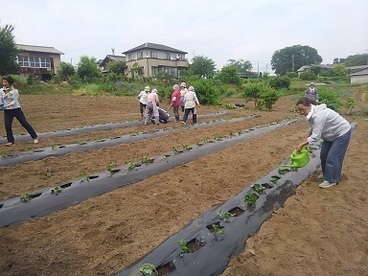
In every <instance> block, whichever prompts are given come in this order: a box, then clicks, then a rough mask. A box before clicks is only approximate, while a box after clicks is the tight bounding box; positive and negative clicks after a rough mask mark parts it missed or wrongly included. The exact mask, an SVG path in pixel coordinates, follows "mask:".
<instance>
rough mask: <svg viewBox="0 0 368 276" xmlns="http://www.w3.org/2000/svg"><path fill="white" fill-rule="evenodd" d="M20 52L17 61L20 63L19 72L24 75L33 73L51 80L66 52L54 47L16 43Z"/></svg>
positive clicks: (43, 78) (40, 77)
mask: <svg viewBox="0 0 368 276" xmlns="http://www.w3.org/2000/svg"><path fill="white" fill-rule="evenodd" d="M16 47H17V49H18V50H20V53H19V54H18V55H17V63H18V64H19V65H20V72H19V74H20V75H21V76H22V75H23V76H25V75H29V74H33V75H35V76H36V77H37V78H38V79H40V80H43V81H46V80H50V79H51V77H52V75H53V74H56V73H57V71H58V69H59V66H60V60H61V58H60V56H61V55H63V54H64V53H62V52H60V51H59V50H56V49H55V48H54V47H46V46H35V45H24V44H16Z"/></svg>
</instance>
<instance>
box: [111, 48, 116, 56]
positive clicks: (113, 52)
mask: <svg viewBox="0 0 368 276" xmlns="http://www.w3.org/2000/svg"><path fill="white" fill-rule="evenodd" d="M111 52H112V55H113V56H115V48H111Z"/></svg>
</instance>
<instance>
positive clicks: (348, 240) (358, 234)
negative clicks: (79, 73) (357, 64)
mask: <svg viewBox="0 0 368 276" xmlns="http://www.w3.org/2000/svg"><path fill="white" fill-rule="evenodd" d="M70 98H72V100H73V102H75V103H76V105H78V106H80V107H81V108H80V109H76V110H73V112H66V111H67V107H68V106H69V104H68V103H67V102H65V103H64V104H63V101H65V100H66V98H65V96H64V95H32V96H27V95H22V101H23V105H22V107H23V108H24V110H25V112H26V114H27V115H28V119H29V121H30V122H31V123H32V125H33V126H34V127H35V129H36V130H37V131H39V132H47V131H52V130H57V129H65V128H69V127H74V126H80V125H87V124H98V123H106V122H120V121H124V120H133V119H134V118H138V116H139V112H138V105H137V104H136V99H132V100H131V101H130V103H129V101H128V100H127V99H120V98H116V99H114V103H113V104H110V105H109V106H108V107H107V108H106V109H104V107H103V108H101V105H99V102H100V99H97V97H76V96H70V97H69V96H68V101H70V100H71V99H70ZM289 99H290V97H289V98H285V99H282V100H281V101H279V102H278V104H277V105H276V106H275V111H273V112H261V115H262V116H261V117H260V118H255V119H253V121H254V122H255V123H256V124H257V125H260V124H264V123H267V122H271V121H275V120H278V119H281V117H282V116H284V118H287V117H290V112H286V111H287V110H289V107H290V106H293V104H294V100H293V99H291V101H290V100H289ZM41 101H48V103H49V104H48V105H46V106H45V107H44V109H43V112H42V114H41V113H38V112H36V111H37V110H38V107H39V103H40V102H41ZM122 106H123V107H124V111H122V108H121V107H122ZM60 107H63V108H62V109H60ZM114 107H115V109H114ZM96 110H97V111H96ZM217 111H219V110H218V109H216V110H210V109H209V108H207V107H204V106H203V107H202V108H201V110H200V112H201V113H211V112H217ZM232 112H233V111H232ZM235 112H236V114H235V117H240V116H241V115H240V114H244V116H247V115H249V114H248V112H244V111H238V110H236V111H235ZM54 114H57V116H55V115H54ZM134 116H135V117H134ZM244 126H245V127H251V125H250V124H249V123H248V122H244ZM244 126H243V128H239V126H234V125H233V124H224V125H221V126H218V127H217V128H216V129H213V128H206V129H203V130H195V131H189V130H188V131H183V132H182V133H177V134H175V137H172V136H171V135H168V137H165V138H160V139H149V140H147V141H145V142H144V143H141V142H139V143H133V144H131V145H129V147H127V146H118V147H114V148H111V149H100V150H97V151H89V152H84V153H81V154H78V155H74V154H70V155H68V156H61V157H57V158H53V157H51V158H45V159H44V160H41V161H32V162H26V163H22V164H20V165H17V166H14V167H11V168H2V169H0V170H1V171H0V175H1V177H0V182H1V183H0V195H1V196H2V197H3V198H5V197H7V196H8V194H9V191H10V194H12V195H13V196H16V195H17V194H18V195H21V194H22V193H24V192H25V191H35V190H37V189H39V187H41V186H44V187H50V186H51V185H52V184H53V183H65V181H67V180H68V179H76V178H78V177H79V175H80V173H81V172H84V173H85V174H86V175H93V174H94V172H98V171H104V170H105V171H106V165H107V164H110V163H112V162H115V163H116V164H118V165H122V164H126V163H128V162H130V161H133V160H137V159H139V158H141V157H142V156H145V155H147V156H158V155H159V154H160V153H162V152H167V151H168V150H170V149H171V148H172V147H173V146H175V147H177V148H178V147H180V146H181V145H182V144H187V145H190V144H193V143H194V144H195V143H196V142H197V141H199V140H201V139H202V140H203V138H204V137H211V138H213V137H216V136H218V135H227V134H229V133H230V132H233V133H236V132H237V131H239V130H240V129H244ZM16 128H17V125H16V123H15V129H16ZM154 128H155V126H149V127H148V128H147V129H154ZM307 128H308V126H307V124H306V123H304V122H303V123H301V124H296V125H294V126H290V127H287V128H281V129H277V130H275V131H273V132H270V133H267V134H264V135H262V136H260V137H257V138H256V139H251V140H248V141H246V142H242V143H239V144H237V145H234V146H231V147H228V148H226V149H224V150H221V151H219V152H216V153H213V154H211V155H206V156H203V157H201V158H198V159H197V160H194V161H192V162H189V163H187V164H184V165H181V166H179V167H176V168H174V169H172V170H169V171H167V172H163V173H160V174H158V175H155V176H152V177H149V178H147V179H145V180H143V181H141V182H140V183H139V185H130V186H128V187H126V188H124V189H117V190H114V191H113V192H110V193H107V194H104V195H101V196H99V197H94V198H91V199H89V200H87V201H85V202H82V203H80V204H77V205H75V206H72V207H70V208H67V209H65V210H63V211H59V212H57V213H54V214H52V215H50V216H45V217H41V218H38V219H35V220H34V221H32V222H30V223H23V224H20V225H14V226H9V227H6V228H1V229H0V233H1V235H0V243H1V245H2V250H3V252H4V254H3V255H2V257H1V258H0V271H1V272H2V274H3V275H30V274H36V275H42V274H43V275H88V276H89V275H97V274H98V275H114V274H116V273H117V272H118V271H120V270H121V269H122V268H123V267H127V266H128V265H130V264H132V263H134V262H135V261H136V260H139V259H140V258H143V257H144V256H145V255H146V254H148V253H149V252H150V251H152V250H153V249H154V248H156V247H157V246H159V245H160V244H161V243H163V242H164V241H165V240H166V239H167V238H168V237H171V236H172V235H174V234H175V233H178V232H179V231H180V230H181V229H183V228H185V227H186V225H187V224H188V223H189V222H191V221H193V220H195V219H196V218H197V217H198V216H200V215H201V214H203V213H205V212H206V211H208V209H209V208H210V207H211V206H220V204H222V203H223V202H225V201H227V200H228V199H229V198H232V197H234V196H236V195H237V194H238V193H239V191H242V190H244V188H245V187H246V186H248V185H250V184H251V183H254V181H256V180H257V179H258V178H259V177H261V176H262V175H266V174H268V173H269V172H270V171H272V170H273V169H274V168H275V167H276V166H278V165H279V164H280V163H282V162H283V161H284V160H285V159H286V158H288V157H289V156H290V153H291V151H292V150H293V149H294V147H295V145H296V144H297V143H299V142H300V140H301V139H304V138H305V136H306V130H307ZM367 128H368V123H367V122H366V121H364V120H361V121H360V123H359V127H358V128H357V130H356V131H355V133H354V135H353V138H352V142H351V144H350V146H349V150H348V154H347V157H346V162H345V163H344V168H343V180H342V183H341V185H338V186H337V187H335V188H334V189H332V190H321V189H319V188H318V184H319V180H317V179H316V178H315V175H313V176H311V177H309V178H308V179H307V180H306V181H304V182H303V183H302V184H301V185H300V186H299V187H298V188H297V190H296V195H295V196H293V197H291V198H289V199H288V200H287V201H286V202H285V204H284V208H280V209H279V210H277V212H275V213H274V214H273V215H272V217H271V218H270V220H268V221H267V222H265V223H264V224H263V225H262V227H261V229H260V230H259V232H258V233H257V235H255V236H254V237H252V238H250V239H248V240H247V247H246V249H245V252H244V253H241V254H240V255H239V256H236V257H234V258H232V259H231V262H230V265H229V267H228V268H227V269H226V270H225V271H224V272H223V275H226V276H230V275H231V276H233V275H244V274H248V275H257V273H258V274H260V273H261V274H263V275H270V274H275V275H289V274H290V267H292V268H293V273H294V275H305V273H309V274H311V275H312V274H321V275H322V274H331V275H339V274H341V273H343V274H344V275H364V274H365V272H366V271H367V270H368V268H367V263H368V261H367V259H366V256H367V254H366V252H367V251H366V250H367V242H368V241H367V235H366V225H367V219H366V214H367V212H368V210H367V204H366V198H368V194H367V193H368V191H367V190H366V189H365V186H366V185H365V183H366V179H367V178H368V175H367V170H366V168H367V166H368V164H367V160H366V159H364V158H362V156H363V157H364V156H366V155H368V152H367V151H368V147H364V146H363V145H365V143H366V133H367ZM19 130H21V131H24V130H23V129H22V128H21V127H19ZM0 131H1V130H0ZM18 133H19V132H18ZM117 135H120V134H119V133H117V134H114V135H111V136H117ZM102 137H104V136H102ZM105 137H108V136H107V135H106V136H105ZM73 139H74V140H73ZM94 140H96V139H94ZM70 141H74V143H76V142H77V141H78V140H77V139H76V138H73V137H72V136H71V137H70V139H69V138H68V137H65V139H63V142H62V143H59V142H57V141H56V140H53V141H48V140H47V141H46V139H45V140H42V141H41V143H42V144H41V145H42V146H47V145H49V146H50V147H51V146H52V145H54V144H62V145H63V144H70ZM46 143H48V144H46ZM38 146H40V145H38ZM34 148H35V145H33V144H32V145H31V144H27V143H18V144H17V145H16V146H15V147H12V148H10V149H3V152H4V151H5V150H7V151H9V152H15V153H16V152H19V151H22V150H32V149H34ZM148 153H149V154H148ZM137 157H138V158H137ZM58 196H59V195H58ZM55 197H57V196H55ZM223 211H225V210H223ZM337 222H341V223H337ZM230 224H231V223H230ZM225 233H226V232H225ZM176 242H177V241H176ZM186 242H187V240H186ZM189 246H191V244H190V243H188V247H189ZM200 250H201V249H200ZM200 250H198V251H200Z"/></svg>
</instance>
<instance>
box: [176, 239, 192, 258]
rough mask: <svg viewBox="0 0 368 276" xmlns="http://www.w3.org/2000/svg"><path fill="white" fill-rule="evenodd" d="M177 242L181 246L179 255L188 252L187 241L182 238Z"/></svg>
mask: <svg viewBox="0 0 368 276" xmlns="http://www.w3.org/2000/svg"><path fill="white" fill-rule="evenodd" d="M178 244H179V246H180V248H181V252H180V255H183V254H184V253H189V252H190V250H189V248H188V243H187V242H186V241H185V240H183V239H181V240H179V241H178Z"/></svg>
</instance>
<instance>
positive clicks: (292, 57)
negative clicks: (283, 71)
mask: <svg viewBox="0 0 368 276" xmlns="http://www.w3.org/2000/svg"><path fill="white" fill-rule="evenodd" d="M291 72H294V54H292V55H291Z"/></svg>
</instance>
